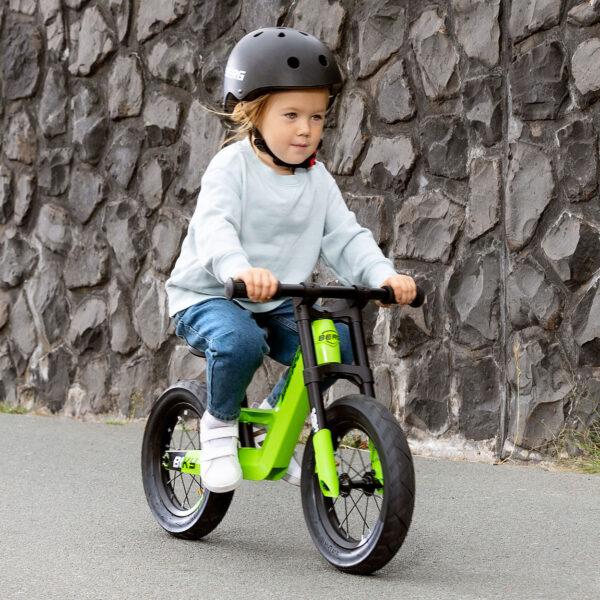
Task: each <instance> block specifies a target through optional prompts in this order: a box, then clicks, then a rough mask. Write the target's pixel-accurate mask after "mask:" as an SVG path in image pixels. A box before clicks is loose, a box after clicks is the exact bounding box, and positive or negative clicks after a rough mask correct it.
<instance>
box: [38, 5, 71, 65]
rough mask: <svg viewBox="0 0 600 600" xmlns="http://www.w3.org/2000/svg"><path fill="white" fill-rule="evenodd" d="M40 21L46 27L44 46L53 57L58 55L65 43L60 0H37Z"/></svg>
mask: <svg viewBox="0 0 600 600" xmlns="http://www.w3.org/2000/svg"><path fill="white" fill-rule="evenodd" d="M39 7H40V14H41V15H42V23H43V24H44V27H45V28H46V48H47V49H48V53H49V54H50V55H51V56H54V57H55V58H58V57H60V55H61V53H62V51H63V48H64V44H65V26H64V22H63V11H62V7H61V4H60V0H39Z"/></svg>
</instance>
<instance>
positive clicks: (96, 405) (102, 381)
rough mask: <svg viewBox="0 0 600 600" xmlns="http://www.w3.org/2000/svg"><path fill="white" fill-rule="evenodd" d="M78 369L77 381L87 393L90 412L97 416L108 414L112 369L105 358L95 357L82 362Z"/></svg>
mask: <svg viewBox="0 0 600 600" xmlns="http://www.w3.org/2000/svg"><path fill="white" fill-rule="evenodd" d="M81 363H82V364H81V365H80V366H79V367H78V369H77V375H76V377H77V379H78V380H79V381H80V383H81V385H82V386H83V389H84V390H85V391H86V401H87V403H88V405H89V407H90V412H91V413H93V414H97V413H99V412H106V411H107V410H108V408H109V406H108V389H109V380H110V368H109V364H108V360H107V359H106V357H104V356H94V357H93V358H92V359H91V360H89V361H81Z"/></svg>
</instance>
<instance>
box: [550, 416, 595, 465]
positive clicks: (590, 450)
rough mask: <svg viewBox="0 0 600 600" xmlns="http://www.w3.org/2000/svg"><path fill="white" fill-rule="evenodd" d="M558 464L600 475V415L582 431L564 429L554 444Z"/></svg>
mask: <svg viewBox="0 0 600 600" xmlns="http://www.w3.org/2000/svg"><path fill="white" fill-rule="evenodd" d="M555 449H556V454H557V456H558V460H557V462H558V464H559V465H560V466H563V467H567V468H575V469H577V470H580V471H583V472H584V473H593V474H600V413H596V415H595V418H594V419H593V421H592V423H591V424H590V425H589V426H588V427H586V428H585V429H583V430H577V429H573V428H565V429H564V430H563V431H561V433H560V434H559V436H558V438H557V440H556V443H555Z"/></svg>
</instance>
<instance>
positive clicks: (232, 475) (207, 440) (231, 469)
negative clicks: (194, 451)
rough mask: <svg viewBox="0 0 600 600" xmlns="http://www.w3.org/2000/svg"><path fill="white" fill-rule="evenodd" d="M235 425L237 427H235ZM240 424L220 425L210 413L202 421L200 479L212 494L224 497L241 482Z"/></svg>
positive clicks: (221, 422)
mask: <svg viewBox="0 0 600 600" xmlns="http://www.w3.org/2000/svg"><path fill="white" fill-rule="evenodd" d="M234 422H235V424H233V423H234ZM238 436H239V429H238V423H237V420H235V421H221V420H220V419H217V418H216V417H213V416H212V415H211V414H210V413H209V412H208V411H205V412H204V415H202V419H200V448H201V450H200V477H201V479H202V485H203V486H204V487H205V488H206V489H207V490H209V491H211V492H216V493H217V494H223V493H224V492H230V491H232V490H234V489H235V488H237V487H238V486H239V485H240V483H241V482H242V479H243V477H242V468H241V467H240V461H239V459H238Z"/></svg>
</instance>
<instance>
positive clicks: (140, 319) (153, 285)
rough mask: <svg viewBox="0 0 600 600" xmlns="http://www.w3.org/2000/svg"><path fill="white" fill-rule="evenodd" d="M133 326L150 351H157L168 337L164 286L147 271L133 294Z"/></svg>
mask: <svg viewBox="0 0 600 600" xmlns="http://www.w3.org/2000/svg"><path fill="white" fill-rule="evenodd" d="M133 326H134V327H135V330H136V332H137V334H138V335H139V337H140V338H141V339H142V341H143V342H144V344H146V346H148V348H150V349H151V350H158V349H159V348H160V347H161V346H162V345H163V344H164V343H165V342H166V341H167V339H168V337H169V336H168V333H167V329H168V328H169V314H168V307H167V294H166V292H165V286H164V283H163V282H162V281H160V280H158V279H157V278H156V276H154V275H152V274H151V273H150V272H148V271H146V273H144V275H143V276H142V277H141V278H140V282H139V284H138V286H137V289H136V292H135V300H134V310H133Z"/></svg>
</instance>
